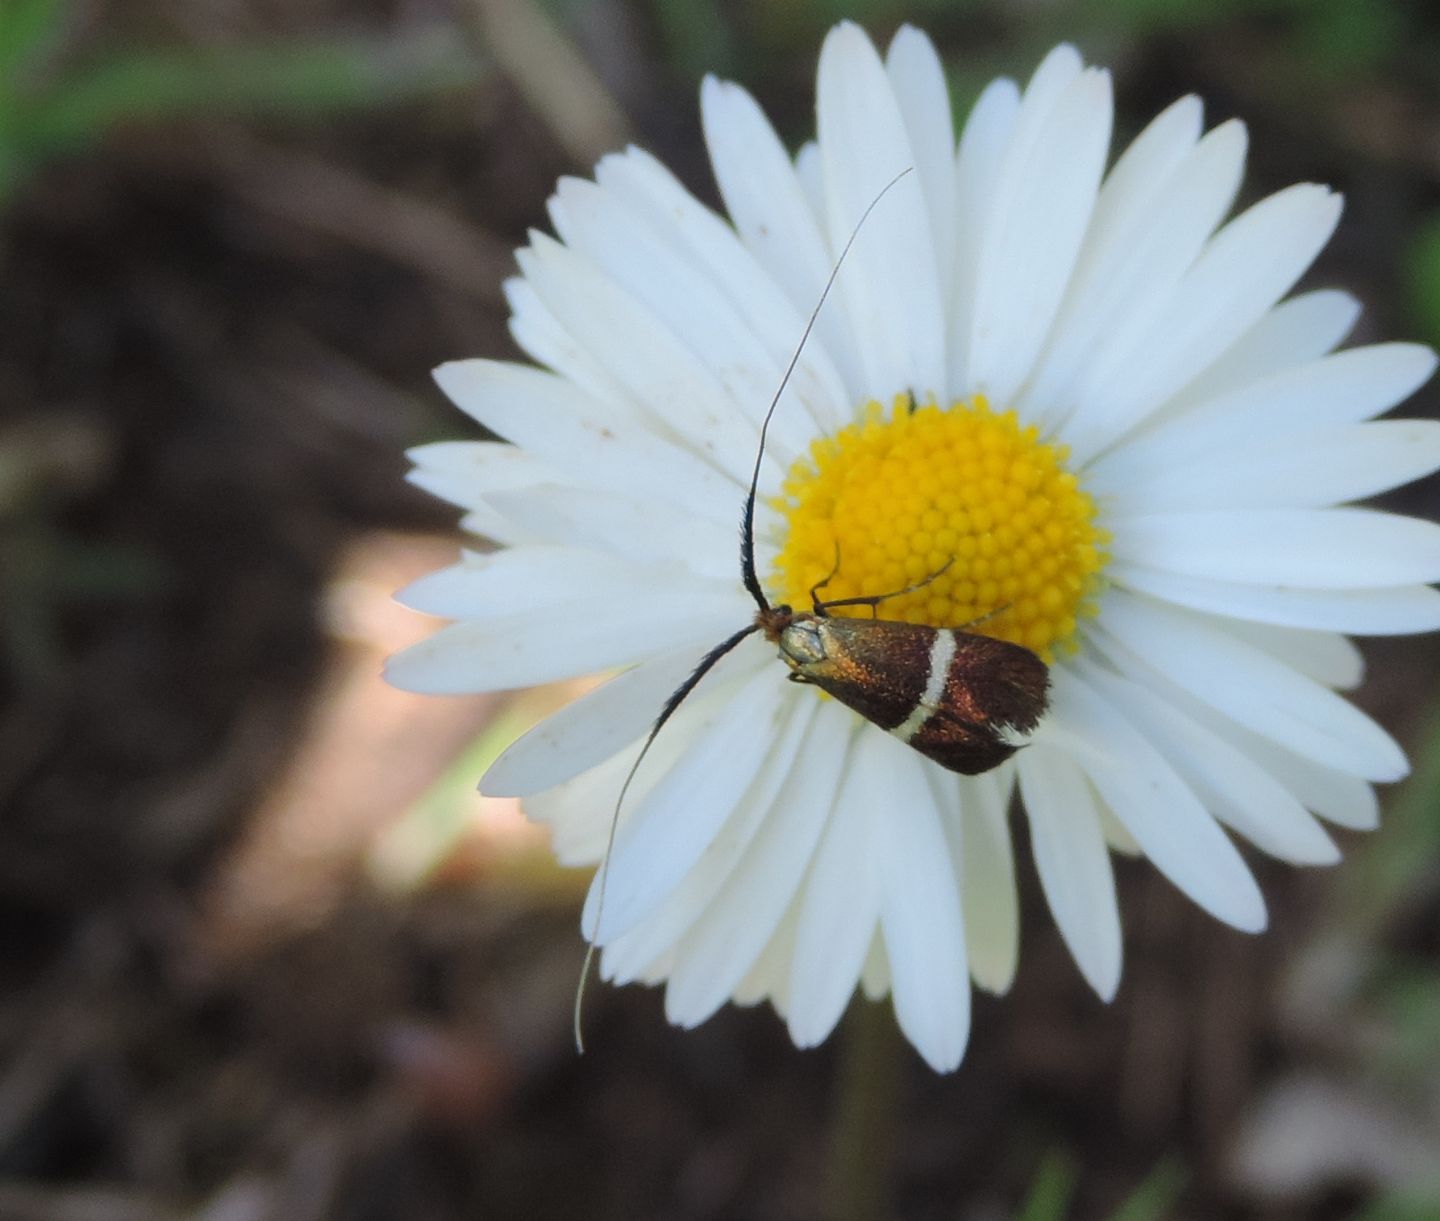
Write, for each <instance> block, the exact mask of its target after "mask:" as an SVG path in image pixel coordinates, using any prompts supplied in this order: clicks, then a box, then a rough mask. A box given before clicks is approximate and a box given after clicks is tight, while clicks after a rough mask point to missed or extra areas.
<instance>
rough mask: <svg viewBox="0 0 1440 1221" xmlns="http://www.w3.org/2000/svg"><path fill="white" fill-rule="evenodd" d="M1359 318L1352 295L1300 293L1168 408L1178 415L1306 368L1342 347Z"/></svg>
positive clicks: (1220, 358)
mask: <svg viewBox="0 0 1440 1221" xmlns="http://www.w3.org/2000/svg"><path fill="white" fill-rule="evenodd" d="M1359 317H1360V302H1358V301H1357V300H1355V298H1354V297H1352V296H1351V295H1350V294H1349V293H1346V292H1341V291H1339V290H1338V289H1334V288H1322V289H1317V290H1315V291H1313V292H1308V293H1297V294H1296V295H1295V296H1293V297H1289V298H1287V299H1286V300H1284V301H1282V302H1280V304H1279V305H1277V306H1275V308H1274V309H1271V310H1269V311H1268V312H1266V313H1265V314H1264V315H1262V316H1261V318H1260V320H1259V321H1258V322H1256V323H1255V324H1254V325H1253V326H1251V327H1250V329H1249V330H1247V331H1246V332H1245V333H1244V334H1243V335H1241V336H1240V338H1239V339H1237V340H1236V341H1235V342H1234V343H1232V344H1231V345H1230V346H1229V347H1228V348H1227V349H1226V350H1225V351H1224V352H1222V353H1221V354H1220V355H1219V356H1218V357H1217V358H1216V359H1215V360H1214V361H1213V362H1212V363H1211V364H1210V365H1209V366H1208V367H1207V368H1206V369H1204V370H1203V371H1202V372H1201V373H1200V374H1199V375H1198V376H1197V377H1195V378H1194V380H1192V381H1191V382H1190V383H1189V384H1188V385H1187V386H1185V387H1184V389H1182V390H1181V391H1180V393H1179V394H1177V395H1176V396H1175V397H1174V398H1173V399H1171V400H1170V402H1169V403H1168V404H1167V405H1166V408H1165V410H1166V411H1179V410H1183V409H1185V408H1186V407H1187V406H1189V405H1190V404H1192V403H1198V402H1202V401H1203V400H1205V399H1208V398H1213V397H1215V396H1216V395H1220V394H1226V393H1228V392H1229V391H1231V390H1234V389H1237V388H1238V387H1240V386H1244V385H1246V384H1248V383H1250V382H1253V381H1258V380H1260V379H1261V378H1265V377H1269V376H1271V375H1272V374H1275V373H1278V372H1280V371H1281V370H1282V369H1287V368H1289V367H1291V366H1292V365H1301V364H1306V363H1308V362H1309V361H1312V360H1316V359H1317V358H1319V357H1321V356H1324V355H1325V354H1326V353H1327V352H1330V351H1333V350H1334V349H1335V348H1337V347H1339V346H1340V344H1341V343H1342V342H1343V341H1344V339H1345V337H1346V336H1347V335H1349V334H1350V331H1351V329H1352V328H1353V327H1354V326H1355V320H1356V319H1357V318H1359Z"/></svg>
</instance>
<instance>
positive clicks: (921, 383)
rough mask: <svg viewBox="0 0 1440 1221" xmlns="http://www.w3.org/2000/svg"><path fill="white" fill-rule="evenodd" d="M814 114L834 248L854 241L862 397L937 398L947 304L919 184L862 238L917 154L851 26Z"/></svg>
mask: <svg viewBox="0 0 1440 1221" xmlns="http://www.w3.org/2000/svg"><path fill="white" fill-rule="evenodd" d="M815 108H816V116H817V120H818V128H819V143H820V164H821V169H822V171H823V175H824V184H825V205H826V209H825V210H826V223H827V228H828V233H829V237H830V245H831V248H832V249H834V250H837V251H838V250H840V249H841V248H842V247H843V246H844V245H845V243H846V242H847V241H848V240H849V239H850V236H851V234H852V233H854V234H855V243H854V245H853V246H851V248H850V253H849V255H848V256H847V259H846V262H845V266H844V267H843V268H842V269H841V272H840V275H839V278H838V279H837V280H836V291H837V293H839V295H840V297H841V299H842V300H843V301H844V302H845V305H846V308H847V312H848V313H849V314H850V317H851V318H852V319H853V320H855V322H854V324H853V326H852V329H853V330H854V332H855V340H856V343H857V345H858V347H859V356H860V363H861V369H862V374H863V376H864V378H865V381H864V383H863V385H862V386H861V387H860V389H861V391H862V393H863V394H864V395H865V396H866V397H870V398H875V399H878V400H879V401H880V402H882V403H884V402H888V401H889V400H890V398H891V396H893V395H895V394H898V393H900V392H902V391H904V390H906V389H911V390H914V391H915V392H916V393H917V394H918V395H919V396H920V397H921V398H924V397H925V396H926V395H927V394H930V393H936V394H938V392H939V391H940V389H941V387H943V385H944V379H945V346H944V334H943V316H942V312H941V311H942V304H943V302H942V298H941V294H940V281H939V276H938V269H937V264H936V261H935V243H934V240H933V238H932V235H931V231H930V218H929V215H928V213H927V210H926V204H925V196H924V193H923V191H922V189H921V183H920V181H919V180H918V178H917V176H916V175H915V174H914V173H911V174H908V175H907V176H906V177H905V178H903V179H902V180H901V181H899V182H897V183H896V184H895V186H894V187H893V188H892V189H890V190H889V191H888V193H887V194H886V195H885V197H884V198H883V199H879V202H878V203H876V206H875V209H874V211H873V212H870V214H869V216H868V217H867V218H866V220H865V222H864V224H863V225H861V226H860V228H859V231H858V232H857V231H856V225H857V223H858V222H859V221H860V218H861V217H862V216H863V215H865V212H866V209H867V208H869V207H870V205H871V204H872V203H875V201H876V200H877V199H878V198H879V196H880V193H881V191H882V190H884V189H885V187H886V185H887V184H888V183H889V182H890V181H891V180H892V179H893V178H895V176H896V175H897V174H899V173H901V172H902V171H903V170H906V169H907V168H912V167H913V166H914V164H915V154H914V153H913V152H912V151H911V149H910V140H909V136H908V134H907V132H906V130H905V123H904V120H903V118H902V117H901V114H900V108H899V106H898V105H897V104H896V101H895V95H894V93H893V91H892V90H891V88H890V82H889V78H888V77H887V76H886V75H885V67H884V65H883V64H882V63H881V62H880V56H879V55H878V54H877V53H876V51H875V48H874V46H873V45H872V44H871V42H870V40H869V38H867V37H866V35H865V34H864V32H863V31H862V30H861V29H860V27H859V26H857V25H854V24H853V23H851V22H841V23H840V24H839V25H838V26H836V27H835V28H834V29H833V30H831V31H830V33H829V35H828V36H827V37H826V39H825V45H824V47H823V48H822V49H821V52H820V71H819V80H818V83H817V86H816V102H815ZM900 269H903V273H902V274H903V279H901V278H897V274H896V273H897V270H900Z"/></svg>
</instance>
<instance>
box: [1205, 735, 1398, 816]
mask: <svg viewBox="0 0 1440 1221" xmlns="http://www.w3.org/2000/svg"><path fill="white" fill-rule="evenodd" d="M1212 728H1215V729H1216V732H1220V733H1224V732H1226V727H1224V726H1218V727H1217V726H1212ZM1232 740H1233V739H1232ZM1238 745H1239V747H1240V749H1241V750H1243V751H1244V752H1245V753H1246V754H1248V755H1250V756H1251V757H1252V758H1254V759H1255V761H1256V762H1257V763H1258V764H1259V765H1260V766H1261V767H1263V768H1264V769H1265V770H1266V771H1268V772H1269V773H1270V774H1271V775H1272V776H1274V777H1275V778H1276V779H1277V780H1278V781H1280V783H1281V784H1283V785H1284V786H1285V787H1286V788H1287V789H1289V790H1290V791H1291V792H1292V793H1294V794H1295V796H1296V798H1298V799H1299V801H1300V802H1301V803H1302V804H1303V805H1304V806H1305V808H1306V809H1307V810H1312V811H1314V812H1315V813H1316V814H1318V815H1319V816H1320V817H1321V818H1323V819H1325V820H1326V821H1327V822H1331V823H1334V824H1335V825H1336V826H1337V827H1345V828H1347V829H1348V830H1351V831H1373V830H1374V829H1375V828H1376V827H1378V826H1379V825H1380V803H1379V801H1378V800H1377V799H1376V796H1375V790H1374V788H1372V787H1371V786H1370V785H1369V784H1367V783H1366V782H1365V781H1364V780H1363V779H1361V778H1360V777H1358V776H1354V775H1350V774H1348V773H1346V772H1342V771H1337V770H1336V769H1335V768H1333V767H1326V766H1325V765H1324V764H1323V763H1320V762H1318V761H1316V760H1314V759H1307V758H1304V757H1302V756H1300V755H1297V754H1295V753H1294V752H1292V751H1288V750H1286V749H1285V748H1284V747H1282V746H1278V745H1276V744H1275V743H1273V742H1268V741H1266V740H1265V739H1263V738H1248V739H1246V740H1244V741H1241V742H1239V743H1238Z"/></svg>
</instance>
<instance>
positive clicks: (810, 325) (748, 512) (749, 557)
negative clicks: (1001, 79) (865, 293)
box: [740, 165, 915, 611]
mask: <svg viewBox="0 0 1440 1221" xmlns="http://www.w3.org/2000/svg"><path fill="white" fill-rule="evenodd" d="M914 168H915V167H914V166H913V165H907V166H906V167H905V168H904V169H903V170H901V171H900V172H899V173H898V174H896V175H895V177H894V178H892V179H890V181H889V182H887V183H886V184H885V185H884V186H883V187H881V188H880V192H879V194H877V195H876V196H875V198H874V199H872V200H871V201H870V202H869V204H867V205H866V207H865V211H863V212H862V213H860V219H859V220H857V221H856V222H855V227H854V228H853V229H851V230H850V236H849V237H848V238H846V239H845V245H844V246H842V247H841V248H840V257H839V258H837V259H836V260H835V264H834V266H833V267H831V268H830V275H829V276H828V277H827V278H826V280H825V287H824V288H822V289H821V290H820V299H819V300H818V301H816V302H815V308H814V309H813V310H811V311H810V317H809V320H808V321H807V322H806V323H805V329H804V330H803V331H802V332H801V333H800V342H799V343H797V344H796V345H795V351H794V352H793V353H792V354H791V356H790V363H789V364H788V365H786V366H785V373H784V376H782V377H781V378H780V384H779V385H778V386H777V387H776V388H775V397H774V398H772V399H771V400H770V406H769V407H768V408H767V409H766V411H765V418H764V420H763V421H761V424H760V445H759V447H758V448H757V449H756V450H755V469H754V470H752V471H751V472H750V491H749V492H748V493H747V494H746V496H745V512H744V514H743V515H742V516H741V518H740V576H741V579H742V580H743V581H744V582H745V588H746V589H747V590H748V591H749V593H750V596H751V597H752V598H754V599H755V605H756V606H758V607H759V608H760V609H761V610H762V611H768V610H769V609H770V603H769V602H767V601H766V600H765V591H764V590H762V589H761V588H760V578H759V577H758V576H756V574H755V492H756V489H757V488H759V486H760V464H761V462H762V461H763V459H764V457H765V435H766V433H768V432H769V431H770V418H771V417H772V416H773V415H774V414H775V408H776V407H778V406H779V405H780V396H781V395H782V394H784V393H785V387H786V386H788V385H789V384H790V377H791V375H792V374H793V373H794V372H795V366H796V365H798V364H799V363H800V354H801V353H802V352H804V351H805V344H806V343H807V342H808V341H809V339H810V332H811V331H813V330H814V329H815V322H816V320H817V319H818V318H819V317H820V311H821V309H822V308H824V305H825V300H826V298H827V297H829V296H830V290H831V289H832V288H834V287H835V279H836V277H837V276H839V274H840V268H841V267H842V266H843V265H844V263H845V256H846V255H847V254H849V253H850V247H851V246H853V245H854V244H855V239H856V238H857V237H859V236H860V229H861V227H862V226H863V225H864V224H865V222H866V221H867V220H868V219H869V218H870V213H871V212H873V211H875V207H876V205H877V204H878V203H879V202H880V201H881V200H882V199H884V198H885V196H886V195H888V194H889V193H890V188H891V187H893V186H894V185H895V184H896V183H897V182H899V181H900V179H902V178H904V177H905V175H906V174H908V173H910V171H911V170H913V169H914Z"/></svg>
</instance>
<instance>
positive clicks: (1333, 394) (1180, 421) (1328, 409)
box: [1086, 343, 1435, 491]
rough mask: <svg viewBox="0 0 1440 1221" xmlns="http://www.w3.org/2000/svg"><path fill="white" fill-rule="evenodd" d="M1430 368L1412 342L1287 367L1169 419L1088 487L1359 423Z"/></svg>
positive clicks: (1113, 456) (1093, 476)
mask: <svg viewBox="0 0 1440 1221" xmlns="http://www.w3.org/2000/svg"><path fill="white" fill-rule="evenodd" d="M1434 371H1435V354H1434V353H1433V352H1431V351H1430V349H1429V348H1426V347H1422V346H1421V345H1420V344H1414V343H1384V344H1375V345H1373V346H1371V347H1366V348H1351V349H1350V350H1348V351H1345V352H1337V353H1335V354H1334V355H1333V356H1326V357H1322V358H1320V359H1318V360H1314V361H1310V362H1308V363H1306V364H1300V365H1293V366H1290V367H1287V368H1285V369H1283V370H1281V371H1279V372H1277V373H1274V374H1271V375H1270V376H1268V377H1264V378H1261V379H1259V380H1256V381H1253V382H1248V383H1245V384H1244V385H1241V386H1238V387H1234V388H1232V389H1230V390H1228V391H1227V392H1225V393H1224V394H1222V395H1220V396H1218V397H1215V398H1209V399H1206V400H1205V401H1204V402H1201V403H1197V404H1195V405H1194V406H1193V407H1192V408H1191V409H1190V410H1188V411H1186V412H1185V413H1184V414H1183V415H1178V416H1174V417H1167V418H1166V419H1164V420H1162V421H1160V422H1158V423H1157V424H1155V425H1153V426H1151V427H1149V428H1146V429H1144V430H1143V431H1141V432H1140V433H1137V434H1136V436H1135V437H1134V438H1132V439H1130V440H1127V441H1125V442H1124V443H1123V444H1121V445H1119V446H1117V447H1116V448H1115V449H1113V450H1112V451H1110V452H1109V453H1107V454H1105V455H1103V456H1102V457H1100V458H1099V459H1097V460H1096V461H1095V462H1094V463H1092V464H1091V466H1090V472H1089V475H1088V476H1087V480H1086V483H1087V486H1092V487H1096V488H1100V487H1104V488H1106V489H1109V490H1112V491H1113V490H1119V489H1123V488H1124V487H1126V486H1128V485H1129V483H1130V482H1131V481H1133V480H1139V479H1142V478H1144V477H1145V476H1146V474H1148V473H1149V472H1153V471H1155V470H1157V469H1158V470H1169V469H1170V468H1171V467H1173V466H1176V465H1180V464H1182V463H1185V462H1201V461H1207V460H1208V461H1209V462H1212V463H1215V464H1216V465H1220V464H1223V463H1224V461H1225V460H1226V459H1227V458H1228V456H1229V455H1230V454H1231V453H1233V452H1235V451H1241V450H1246V449H1248V448H1250V447H1253V446H1256V445H1263V444H1265V443H1267V442H1271V441H1274V442H1279V443H1284V442H1286V441H1289V440H1292V439H1293V438H1295V437H1296V436H1302V437H1303V436H1306V435H1309V434H1310V433H1312V432H1313V431H1315V430H1318V429H1323V428H1326V427H1337V426H1340V425H1344V424H1358V423H1359V422H1361V421H1362V420H1368V419H1370V418H1371V417H1372V416H1377V415H1379V414H1381V413H1382V412H1385V411H1388V410H1389V409H1390V408H1391V407H1393V406H1395V404H1397V403H1399V402H1400V401H1401V400H1402V399H1405V398H1407V397H1409V396H1410V395H1411V394H1413V393H1414V391H1415V390H1416V389H1417V388H1418V387H1419V386H1421V385H1422V384H1423V383H1424V382H1425V381H1426V379H1428V378H1429V377H1430V375H1431V374H1432V373H1433V372H1434Z"/></svg>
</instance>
